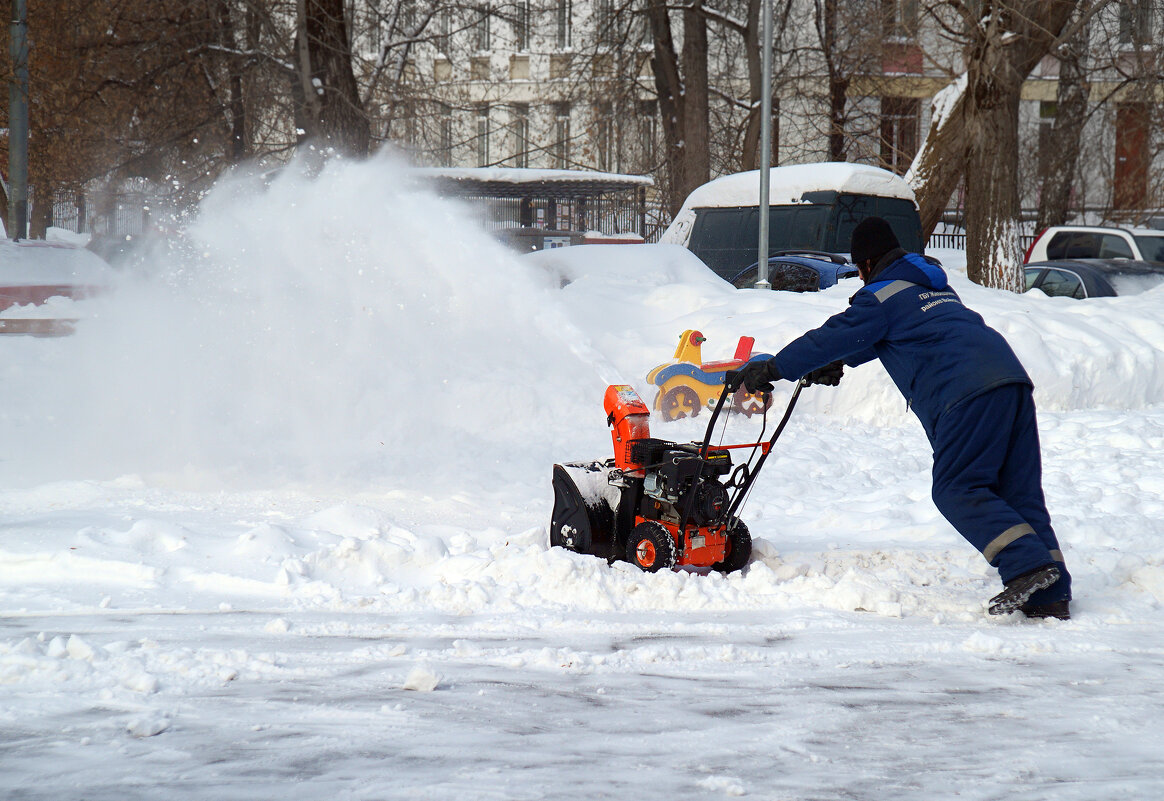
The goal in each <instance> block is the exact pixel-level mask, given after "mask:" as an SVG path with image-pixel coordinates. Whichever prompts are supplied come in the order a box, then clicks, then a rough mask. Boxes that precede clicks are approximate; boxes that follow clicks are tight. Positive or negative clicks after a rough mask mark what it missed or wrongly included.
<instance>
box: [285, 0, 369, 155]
mask: <svg viewBox="0 0 1164 801" xmlns="http://www.w3.org/2000/svg"><path fill="white" fill-rule="evenodd" d="M299 12H300V28H299V32H300V36H299V42H298V55H299V64H298V68H299V71H300V88H301V91H302V93H303V103H304V106H305V111H306V113H305V114H304V117H303V119H304V122H305V123H306V128H305V130H306V132H307V134H308V136H309V137H314V138H317V139H318V140H320V144H323V145H325V146H326V147H329V148H334V149H335V150H336V151H338V152H339V153H341V154H343V155H347V156H355V157H357V158H360V157H364V156H367V155H368V150H369V148H370V146H371V140H372V131H371V126H370V124H369V122H368V115H367V113H366V112H365V110H364V107H363V104H362V103H361V102H360V95H359V89H358V87H357V85H356V76H355V74H354V73H353V72H352V55H351V48H350V47H349V46H348V33H347V24H346V22H345V20H344V0H299Z"/></svg>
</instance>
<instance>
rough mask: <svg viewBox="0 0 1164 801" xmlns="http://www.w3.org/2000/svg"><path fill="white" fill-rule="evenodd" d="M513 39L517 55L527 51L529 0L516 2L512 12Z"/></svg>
mask: <svg viewBox="0 0 1164 801" xmlns="http://www.w3.org/2000/svg"><path fill="white" fill-rule="evenodd" d="M513 39H514V43H515V44H516V45H517V51H518V52H519V53H524V52H525V51H526V50H529V0H517V8H515V9H514V12H513Z"/></svg>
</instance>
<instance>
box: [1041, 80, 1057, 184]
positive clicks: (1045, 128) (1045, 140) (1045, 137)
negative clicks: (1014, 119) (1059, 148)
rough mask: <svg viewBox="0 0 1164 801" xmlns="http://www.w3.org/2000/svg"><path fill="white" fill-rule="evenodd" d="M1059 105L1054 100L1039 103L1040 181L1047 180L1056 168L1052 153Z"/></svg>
mask: <svg viewBox="0 0 1164 801" xmlns="http://www.w3.org/2000/svg"><path fill="white" fill-rule="evenodd" d="M1058 113H1059V105H1058V104H1057V103H1056V102H1055V101H1053V100H1043V101H1040V102H1039V180H1040V181H1043V180H1046V178H1047V176H1048V175H1050V174H1051V170H1052V169H1054V168H1055V163H1056V158H1055V154H1054V153H1052V152H1051V134H1052V133H1053V132H1054V130H1055V116H1056V115H1057V114H1058Z"/></svg>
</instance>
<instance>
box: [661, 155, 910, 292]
mask: <svg viewBox="0 0 1164 801" xmlns="http://www.w3.org/2000/svg"><path fill="white" fill-rule="evenodd" d="M768 202H769V212H768V250H769V252H770V253H775V252H778V251H788V250H809V251H820V252H825V253H836V254H843V255H848V253H849V238H850V236H851V235H852V233H853V229H854V228H855V227H856V226H857V223H859V222H860V221H861V220H863V219H865V218H866V217H883V218H885V220H886V221H888V222H889V224H890V225H891V226H892V227H893V231H894V233H895V234H897V239H898V241H900V242H901V246H902V247H903V248H905V249H906V250H908V251H911V252H917V253H920V252H921V251H922V247H923V243H922V236H921V219H920V218H919V216H918V210H917V201H916V199H915V197H914V194H913V190H912V189H910V187H909V184H907V183H906V182H905V181H904V180H903V179H902V178H901V177H900V176H898V175H896V174H894V173H892V172H889V171H888V170H883V169H880V168H878V167H870V166H867V165H864V164H850V163H847V162H828V163H823V164H797V165H794V166H789V167H773V168H772V172H771V183H770V185H769V192H768ZM759 205H760V171H759V170H752V171H751V172H741V173H736V174H734V175H725V176H723V177H721V178H716V179H715V180H714V181H709V182H708V183H706V184H704V185H703V186H701V187H699V188H698V189H696V190H695V191H694V192H692V193H691V194H690V195H689V196H688V197H687V200H685V201H684V202H683V207H682V208H681V209H680V210H679V213H678V214H676V215H675V219H674V220H672V221H671V225H669V226H668V227H667V230H666V231H664V232H663V235H662V237H661V238H660V240H659V241H660V242H668V243H673V244H678V245H683V246H685V247H687V248H688V249H689V250H691V251H692V252H693V253H694V254H695V255H697V256H698V257H699V258H700V259H702V260H703V262H704V263H705V264H707V266H709V267H710V268H711V269H712V270H714V271H715V272H716V273H717V274H718V275H720V276H722V277H724V278H727V279H731V278H732V277H733V276H735V275H736V274H738V273H740V272H741V271H743V270H744V269H745V268H747V267H749V266H750V265H753V264H755V263H756V261H757V259H756V248H757V246H758V243H759Z"/></svg>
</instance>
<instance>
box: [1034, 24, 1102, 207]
mask: <svg viewBox="0 0 1164 801" xmlns="http://www.w3.org/2000/svg"><path fill="white" fill-rule="evenodd" d="M1084 31H1086V28H1085V29H1084ZM1086 46H1087V37H1086V34H1085V33H1084V34H1083V35H1081V36H1079V37H1076V39H1075V40H1074V41H1072V43H1071V44H1070V45H1069V46H1066V47H1064V48H1063V52H1062V53H1061V54H1060V59H1059V86H1058V89H1057V90H1056V97H1055V100H1056V103H1055V106H1056V108H1055V123H1054V125H1053V127H1052V128H1051V136H1050V141H1049V142H1048V143H1047V148H1048V151H1049V152H1050V153H1053V154H1054V166H1053V167H1052V168H1051V169H1048V170H1047V171H1046V174H1045V175H1043V191H1042V194H1041V195H1040V197H1039V220H1038V228H1039V230H1043V229H1044V228H1050V227H1051V226H1052V225H1063V224H1065V223H1066V222H1067V218H1068V212H1069V209H1070V204H1071V186H1072V183H1073V180H1074V178H1075V166H1076V164H1078V162H1079V149H1080V146H1081V145H1082V141H1083V123H1084V122H1085V121H1086V119H1087V96H1088V93H1089V91H1090V88H1089V86H1088V83H1087V79H1086V76H1085V74H1084V71H1083V65H1082V59H1083V54H1084V52H1085V48H1086Z"/></svg>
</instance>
